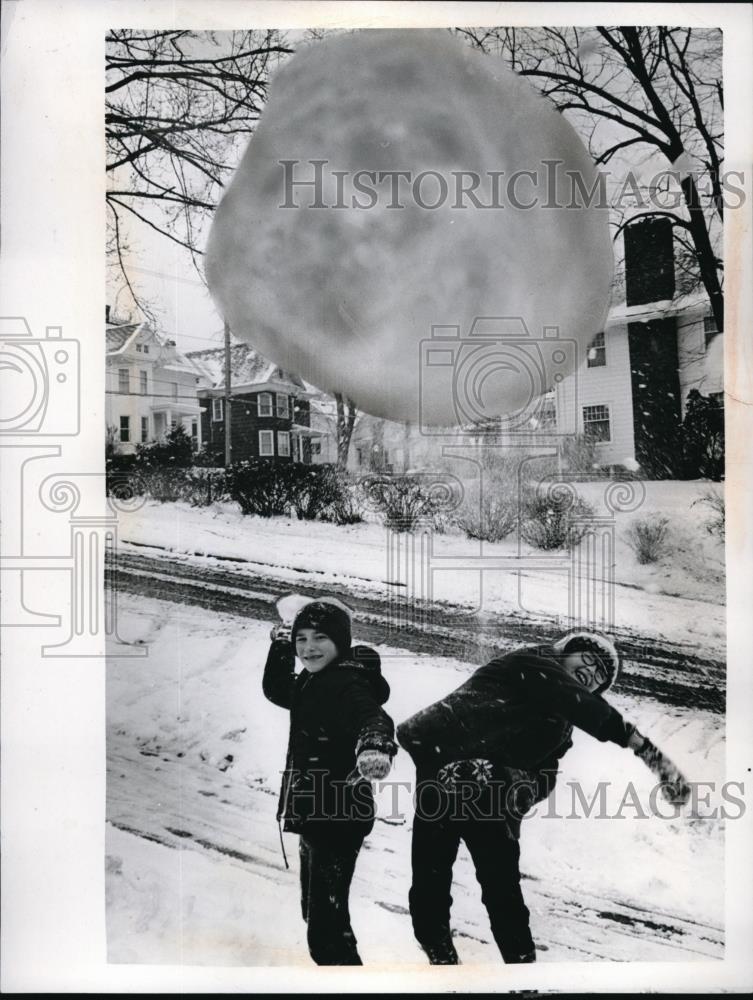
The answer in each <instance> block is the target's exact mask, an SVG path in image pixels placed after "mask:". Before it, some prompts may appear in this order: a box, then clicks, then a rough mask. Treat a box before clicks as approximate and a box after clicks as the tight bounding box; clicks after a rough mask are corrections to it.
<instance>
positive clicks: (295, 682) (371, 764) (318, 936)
mask: <svg viewBox="0 0 753 1000" xmlns="http://www.w3.org/2000/svg"><path fill="white" fill-rule="evenodd" d="M296 655H297V656H298V658H299V659H300V661H301V663H302V664H303V670H302V671H301V672H300V673H298V674H296V673H295V656H296ZM263 690H264V694H265V695H266V697H267V698H269V700H270V701H271V702H273V703H274V704H275V705H279V706H280V707H281V708H286V709H288V710H289V711H290V737H289V740H288V752H287V760H286V763H285V771H284V773H283V779H282V788H281V791H280V804H279V808H278V813H277V819H278V822H279V821H280V820H282V821H283V823H284V826H283V829H284V830H285V831H287V832H291V833H298V834H300V862H301V908H302V911H303V919H304V920H305V921H306V922H307V924H308V932H307V939H308V946H309V952H310V954H311V957H312V958H313V959H314V961H315V962H316V963H317V965H361V964H362V963H361V959H360V957H359V955H358V950H357V947H356V939H355V936H354V934H353V931H352V928H351V925H350V914H349V912H348V895H349V891H350V883H351V880H352V878H353V872H354V869H355V865H356V859H357V857H358V852H359V850H360V849H361V845H362V843H363V840H364V838H365V837H366V835H367V834H368V833H370V832H371V829H372V827H373V825H374V798H373V793H372V788H371V784H370V782H371V781H372V780H379V779H381V778H384V777H385V776H386V775H387V773H388V771H389V769H390V766H391V761H392V757H393V756H394V755H395V753H396V752H397V746H396V744H395V743H394V742H393V735H394V726H393V722H392V719H390V717H389V716H388V715H387V713H386V712H385V711H384V709H383V708H382V707H381V706H382V705H383V704H384V703H385V702H386V701H387V699H388V697H389V693H390V689H389V685H388V684H387V681H386V680H385V679H384V677H382V674H381V669H380V660H379V655H378V654H377V653H376V652H375V650H373V649H370V648H369V647H368V646H355V647H353V648H352V649H351V623H350V613H349V612H348V609H347V608H345V606H344V605H342V604H341V603H340V602H339V601H337V600H336V599H335V598H321V599H319V600H316V601H311V602H309V603H308V604H306V605H305V606H304V607H303V608H302V609H301V610H300V611H299V612H298V614H297V615H296V617H295V620H294V621H293V625H292V628H290V627H286V626H277V628H276V629H273V630H272V645H271V647H270V650H269V654H268V656H267V663H266V666H265V668H264V679H263Z"/></svg>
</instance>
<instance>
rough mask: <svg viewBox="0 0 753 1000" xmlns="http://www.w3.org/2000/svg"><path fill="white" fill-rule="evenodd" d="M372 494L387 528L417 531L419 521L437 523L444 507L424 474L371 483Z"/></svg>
mask: <svg viewBox="0 0 753 1000" xmlns="http://www.w3.org/2000/svg"><path fill="white" fill-rule="evenodd" d="M368 490H369V497H370V500H371V502H372V503H373V504H374V505H375V506H376V508H377V510H378V511H379V512H380V513H381V514H382V519H383V522H384V524H385V526H386V527H388V528H392V529H393V530H394V531H413V529H414V528H415V527H416V526H417V525H418V523H419V522H421V521H423V522H430V523H433V522H434V520H435V519H436V517H437V516H438V514H439V513H440V508H441V507H442V506H443V504H442V502H441V499H440V494H439V493H438V492H436V491H432V490H431V489H430V488H429V487H428V486H427V483H426V481H425V480H424V479H423V478H422V477H421V476H411V475H407V476H383V477H381V478H380V479H379V480H378V481H376V482H374V481H373V480H372V481H371V482H370V483H369V486H368Z"/></svg>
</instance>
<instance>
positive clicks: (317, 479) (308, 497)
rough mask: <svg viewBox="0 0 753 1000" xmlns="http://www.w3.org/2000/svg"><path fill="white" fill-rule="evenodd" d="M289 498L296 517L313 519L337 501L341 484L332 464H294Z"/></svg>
mask: <svg viewBox="0 0 753 1000" xmlns="http://www.w3.org/2000/svg"><path fill="white" fill-rule="evenodd" d="M293 469H294V472H293V476H292V479H291V500H292V504H293V509H294V510H295V512H296V514H297V515H298V518H299V519H300V520H303V521H313V520H314V519H315V518H317V517H321V516H322V515H324V514H325V513H326V511H327V510H328V509H329V508H330V507H331V506H332V505H333V504H336V503H337V502H338V500H339V499H340V494H341V493H342V489H343V484H342V482H341V477H340V475H339V474H338V471H337V468H336V466H334V465H296V466H293Z"/></svg>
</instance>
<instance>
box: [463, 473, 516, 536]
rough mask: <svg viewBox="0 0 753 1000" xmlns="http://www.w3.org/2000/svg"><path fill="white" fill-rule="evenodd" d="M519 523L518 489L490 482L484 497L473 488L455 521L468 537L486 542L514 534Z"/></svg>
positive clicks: (485, 489)
mask: <svg viewBox="0 0 753 1000" xmlns="http://www.w3.org/2000/svg"><path fill="white" fill-rule="evenodd" d="M517 522H518V500H517V493H516V491H515V489H511V488H510V485H509V484H508V485H505V484H502V483H498V482H491V483H487V484H486V485H485V488H484V492H483V496H481V497H480V496H479V490H478V487H476V488H475V489H472V490H471V491H470V492H469V494H468V496H467V498H466V500H465V502H464V503H463V506H462V507H461V509H460V511H459V512H458V514H457V516H456V518H455V523H456V524H457V526H458V527H459V528H460V530H461V531H462V532H463V533H464V534H465V536H466V537H467V538H474V539H479V540H480V541H482V542H500V541H502V539H503V538H507V536H508V535H509V534H511V533H512V532H513V531H514V530H515V528H516V526H517Z"/></svg>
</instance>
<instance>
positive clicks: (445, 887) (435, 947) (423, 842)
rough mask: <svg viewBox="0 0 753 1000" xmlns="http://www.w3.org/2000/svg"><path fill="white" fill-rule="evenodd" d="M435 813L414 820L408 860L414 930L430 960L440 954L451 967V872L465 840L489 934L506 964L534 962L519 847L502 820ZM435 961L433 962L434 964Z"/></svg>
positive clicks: (419, 814)
mask: <svg viewBox="0 0 753 1000" xmlns="http://www.w3.org/2000/svg"><path fill="white" fill-rule="evenodd" d="M434 814H435V813H434V811H429V812H427V813H426V814H425V815H422V812H421V810H417V812H416V816H415V818H414V821H413V840H412V848H411V860H412V868H413V883H412V885H411V889H410V894H409V904H410V914H411V919H412V921H413V932H414V934H415V936H416V940H417V941H418V942H419V944H421V945H422V946H423V947H424V948H425V950H426V951H427V953H428V954H429V956H430V958H431V957H432V955H440V956H441V955H444V956H445V957H444V958H440V959H439V960H440V961H441V962H442V963H443V964H455V962H456V961H457V959H456V958H454V957H451V958H449V959H448V958H447V957H446V956H447V954H448V951H449V954H450V956H453V955H454V948H452V944H451V941H452V938H451V934H450V908H451V906H452V896H451V895H450V887H451V885H452V868H453V865H454V863H455V859H456V857H457V853H458V848H459V847H460V841H461V840H464V841H465V843H466V846H467V847H468V851H469V852H470V855H471V859H472V861H473V864H474V867H475V869H476V878H477V880H478V882H479V885H480V886H481V899H482V902H483V904H484V906H485V907H486V910H487V912H488V914H489V921H490V924H491V930H492V934H493V935H494V940H495V941H496V943H497V947H498V948H499V950H500V952H501V953H502V958H503V959H504V961H505V962H509V963H513V962H515V963H517V962H532V961H534V960H535V946H534V943H533V938H532V937H531V931H530V927H529V913H528V908H527V907H526V905H525V902H524V900H523V893H522V891H521V888H520V846H519V844H518V841H517V838H515V837H514V836H513V835H512V834H511V832H510V829H509V827H508V825H507V822H506V821H505V819H504V818H503V817H500V818H490V817H485V818H481V819H477V818H465V817H460V818H458V817H454V816H452V815H450V814H448V812H447V810H445V811H444V814H440V815H438V816H437V818H435V819H432V818H431V815H434ZM433 960H434V959H432V961H433Z"/></svg>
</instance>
